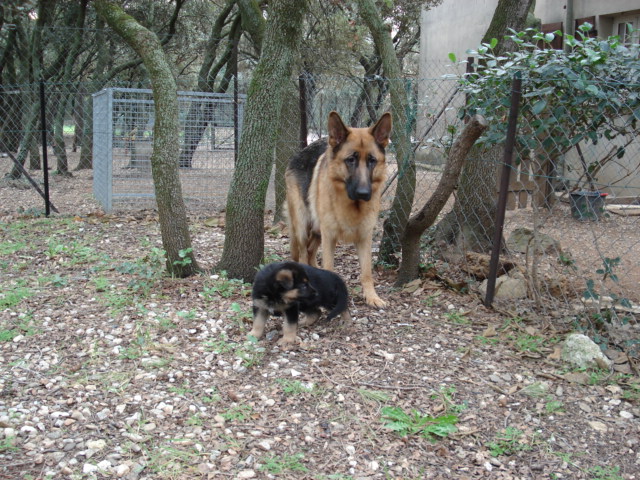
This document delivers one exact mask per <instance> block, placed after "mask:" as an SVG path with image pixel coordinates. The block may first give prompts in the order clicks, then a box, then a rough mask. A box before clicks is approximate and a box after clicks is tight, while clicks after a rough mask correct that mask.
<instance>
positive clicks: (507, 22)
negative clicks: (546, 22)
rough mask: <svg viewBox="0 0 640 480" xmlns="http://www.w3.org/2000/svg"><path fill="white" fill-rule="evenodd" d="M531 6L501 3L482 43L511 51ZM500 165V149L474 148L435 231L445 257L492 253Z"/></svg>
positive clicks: (525, 0)
mask: <svg viewBox="0 0 640 480" xmlns="http://www.w3.org/2000/svg"><path fill="white" fill-rule="evenodd" d="M532 2H533V0H499V2H498V5H497V7H496V9H495V11H494V14H493V18H492V19H491V24H490V25H489V28H488V29H487V32H486V33H485V35H484V38H483V39H482V43H489V42H490V41H491V39H493V38H496V39H498V44H497V45H496V47H495V48H494V53H495V54H496V55H500V54H501V53H503V52H505V51H508V49H511V48H512V47H513V46H512V45H509V44H510V43H511V41H509V42H507V41H506V40H505V39H504V36H505V35H507V34H508V29H509V28H512V29H514V30H516V31H519V30H521V29H522V28H523V26H524V25H525V22H526V20H527V13H528V12H529V9H530V7H531V4H532ZM501 162H502V147H501V146H495V147H493V148H490V149H481V148H474V149H473V150H472V151H471V152H470V154H469V160H468V161H467V162H466V163H465V165H464V167H463V169H462V173H461V175H460V182H459V185H458V195H457V198H456V202H455V204H454V206H453V209H452V210H451V211H450V212H449V213H448V214H447V215H445V217H444V218H443V219H442V220H441V221H440V222H439V223H438V226H437V229H436V235H435V237H436V241H437V242H438V243H440V244H442V245H444V246H445V249H444V251H443V254H444V255H445V256H449V255H450V254H453V255H458V254H459V253H461V252H464V251H466V250H473V251H478V252H485V251H489V250H490V249H491V245H492V243H493V232H494V230H495V204H496V195H497V180H496V179H497V177H498V172H499V170H498V167H499V166H500V164H501ZM449 248H450V250H449ZM447 250H448V251H447Z"/></svg>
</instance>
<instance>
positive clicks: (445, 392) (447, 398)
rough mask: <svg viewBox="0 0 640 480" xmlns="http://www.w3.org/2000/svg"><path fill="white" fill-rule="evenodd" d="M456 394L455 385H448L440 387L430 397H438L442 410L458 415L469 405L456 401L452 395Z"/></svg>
mask: <svg viewBox="0 0 640 480" xmlns="http://www.w3.org/2000/svg"><path fill="white" fill-rule="evenodd" d="M455 395H456V387H454V386H448V387H444V386H443V387H440V390H438V391H437V392H435V393H433V394H432V395H431V398H433V399H440V401H441V402H442V405H443V406H444V410H445V412H447V413H453V414H454V415H460V414H461V413H462V412H464V411H465V410H466V409H467V408H468V407H469V405H468V404H467V402H463V403H460V404H458V403H456V402H455V400H454V397H455Z"/></svg>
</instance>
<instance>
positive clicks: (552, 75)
mask: <svg viewBox="0 0 640 480" xmlns="http://www.w3.org/2000/svg"><path fill="white" fill-rule="evenodd" d="M629 28H630V26H629ZM591 29H592V26H591V25H590V24H588V23H585V24H584V25H582V26H580V27H579V29H578V33H577V35H576V36H571V35H567V36H566V38H565V41H566V44H567V45H569V46H570V47H571V48H570V50H569V51H568V52H565V51H563V50H555V49H553V48H552V47H551V42H553V40H554V39H555V38H556V37H557V36H561V35H562V33H561V32H560V31H556V32H553V33H543V32H539V31H537V30H535V29H527V30H525V31H523V32H515V31H512V32H511V35H509V36H507V37H506V38H508V39H510V40H511V41H512V42H513V43H514V44H515V49H514V50H513V51H510V52H506V53H504V54H502V55H499V56H498V55H495V54H494V53H493V50H494V48H495V46H496V45H497V40H495V39H493V40H492V41H491V42H490V43H485V44H483V45H481V46H480V47H479V48H478V49H477V50H475V51H469V52H467V53H469V54H471V55H474V56H476V57H477V71H476V73H473V74H467V75H465V76H463V77H462V78H461V79H460V82H461V85H462V90H463V91H464V92H465V93H467V99H468V103H467V105H466V107H465V108H464V109H462V111H461V112H460V116H461V118H462V117H465V116H471V115H474V114H481V115H483V116H484V117H485V118H487V120H488V121H489V123H490V128H489V129H488V130H487V132H486V134H485V135H484V137H483V138H482V139H481V142H484V143H485V144H486V145H491V144H497V143H501V142H503V141H504V136H505V132H506V119H507V118H508V111H509V106H510V105H509V99H510V89H511V83H512V80H513V78H514V76H515V75H516V74H519V75H520V76H521V78H522V89H523V99H522V105H521V109H520V115H521V119H520V131H519V132H518V139H519V142H520V145H519V147H520V148H519V152H520V153H521V154H524V155H526V154H528V152H529V151H530V150H532V149H534V148H540V147H542V149H543V150H545V151H546V153H547V154H549V156H552V157H554V156H558V155H561V154H564V153H566V152H567V151H568V150H569V149H571V148H573V147H575V145H576V144H577V143H579V142H581V141H584V142H591V143H594V144H595V143H597V142H598V141H599V140H600V139H602V137H606V139H608V140H611V139H613V138H616V137H619V136H625V137H626V138H627V139H628V138H630V137H631V136H635V135H637V134H638V133H640V132H638V120H639V119H640V58H639V51H640V48H639V46H638V45H637V44H634V45H625V44H623V43H622V42H621V41H620V38H619V37H617V36H613V37H609V38H607V39H606V40H600V39H596V38H590V37H589V36H588V32H589V31H590V30H591ZM630 37H631V36H630ZM449 59H450V60H451V61H455V55H453V54H450V55H449ZM616 155H624V149H622V150H619V151H617V152H616Z"/></svg>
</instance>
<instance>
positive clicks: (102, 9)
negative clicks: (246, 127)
mask: <svg viewBox="0 0 640 480" xmlns="http://www.w3.org/2000/svg"><path fill="white" fill-rule="evenodd" d="M94 5H95V7H96V10H97V11H98V13H99V14H100V15H101V16H102V17H104V19H105V20H106V22H107V23H108V24H109V26H110V27H111V28H113V29H114V30H115V31H116V32H117V33H118V35H120V36H121V37H122V38H123V39H124V40H125V41H126V42H127V43H128V44H129V45H130V46H131V47H132V48H133V49H134V50H135V51H136V53H137V54H138V55H140V57H141V58H142V60H143V62H144V65H145V67H146V69H147V71H148V72H149V77H150V80H151V85H152V88H153V101H154V106H155V123H154V126H153V153H152V154H151V174H152V176H153V183H154V187H155V193H156V202H157V204H158V216H159V219H160V233H161V236H162V245H163V247H164V249H165V251H166V255H167V270H168V271H169V273H170V274H171V275H173V276H176V277H181V278H182V277H187V276H189V275H193V274H194V273H196V272H197V271H198V270H199V269H198V264H197V263H196V259H195V256H194V254H193V248H192V247H191V237H190V236H189V226H188V222H187V212H186V207H185V205H184V199H183V198H182V187H181V185H180V177H179V176H178V154H179V152H180V135H179V123H178V94H177V87H176V81H175V79H174V77H173V73H172V72H171V68H170V67H169V64H168V63H167V59H166V57H165V55H164V52H163V51H162V46H161V45H160V41H159V40H158V37H156V35H155V34H154V33H152V32H150V31H149V30H147V29H146V28H144V27H143V26H141V25H140V24H139V23H138V22H137V21H136V20H135V19H134V18H133V17H130V16H129V15H127V14H126V13H124V11H123V10H122V9H121V8H120V7H119V6H117V5H115V4H113V3H111V2H108V1H107V0H95V2H94Z"/></svg>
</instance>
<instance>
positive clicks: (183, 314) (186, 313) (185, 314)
mask: <svg viewBox="0 0 640 480" xmlns="http://www.w3.org/2000/svg"><path fill="white" fill-rule="evenodd" d="M176 315H177V316H178V317H180V318H182V319H184V320H195V319H196V317H197V316H198V314H197V312H196V311H195V310H180V311H179V312H177V313H176Z"/></svg>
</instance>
